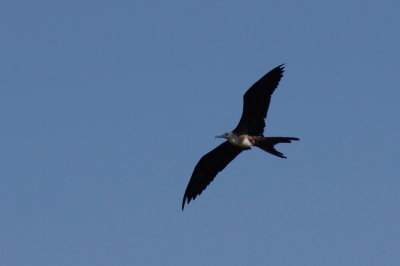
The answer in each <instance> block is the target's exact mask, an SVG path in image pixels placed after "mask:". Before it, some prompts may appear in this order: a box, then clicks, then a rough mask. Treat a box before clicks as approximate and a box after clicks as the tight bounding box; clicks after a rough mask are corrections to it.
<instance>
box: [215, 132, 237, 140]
mask: <svg viewBox="0 0 400 266" xmlns="http://www.w3.org/2000/svg"><path fill="white" fill-rule="evenodd" d="M232 137H233V133H232V131H231V132H227V133H224V134H222V135H220V136H215V138H223V139H230V138H232Z"/></svg>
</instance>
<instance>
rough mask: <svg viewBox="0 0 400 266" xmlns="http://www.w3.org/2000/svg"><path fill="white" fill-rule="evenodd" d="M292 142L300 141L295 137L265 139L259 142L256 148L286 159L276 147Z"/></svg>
mask: <svg viewBox="0 0 400 266" xmlns="http://www.w3.org/2000/svg"><path fill="white" fill-rule="evenodd" d="M292 140H300V139H299V138H294V137H263V138H260V139H258V140H257V142H256V144H255V146H257V147H259V148H260V149H262V150H264V151H266V152H269V153H271V154H273V155H276V156H278V157H281V158H286V156H285V155H283V153H281V152H279V151H277V150H276V149H275V148H274V146H275V145H276V144H278V143H291V142H292Z"/></svg>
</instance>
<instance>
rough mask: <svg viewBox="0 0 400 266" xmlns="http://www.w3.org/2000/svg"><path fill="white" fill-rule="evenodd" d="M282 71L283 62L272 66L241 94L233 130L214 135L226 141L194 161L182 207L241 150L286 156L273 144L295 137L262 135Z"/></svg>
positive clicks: (198, 193) (200, 191)
mask: <svg viewBox="0 0 400 266" xmlns="http://www.w3.org/2000/svg"><path fill="white" fill-rule="evenodd" d="M283 70H284V67H283V65H280V66H278V67H276V68H274V69H272V70H271V71H270V72H268V73H267V74H265V75H264V76H263V77H262V78H261V79H260V80H258V81H257V82H256V83H254V84H253V86H251V87H250V89H249V90H248V91H247V92H246V93H245V94H244V96H243V113H242V116H241V118H240V121H239V123H238V125H237V126H236V128H235V129H234V130H233V131H231V132H228V133H225V134H224V135H222V136H217V137H221V138H226V139H228V141H225V142H224V143H222V144H221V145H219V146H218V147H216V148H215V149H213V150H212V151H210V152H209V153H207V154H206V155H204V156H203V157H202V158H201V159H200V161H199V162H198V163H197V165H196V167H195V168H194V170H193V174H192V177H191V178H190V181H189V184H188V186H187V188H186V190H185V194H184V196H183V201H182V210H183V208H184V207H185V203H186V201H187V203H189V202H190V201H191V200H193V199H195V198H196V197H197V196H198V195H200V194H201V193H202V192H203V191H204V189H205V188H206V187H207V186H208V185H209V184H210V183H211V182H212V181H213V180H214V178H215V176H216V175H217V174H218V173H219V172H221V171H222V170H223V169H224V168H225V167H226V166H227V165H228V164H229V163H230V162H231V161H232V160H233V159H234V158H235V157H236V156H238V155H239V153H241V152H242V151H244V150H248V149H250V148H251V147H252V146H256V147H259V148H260V149H262V150H264V151H266V152H269V153H271V154H273V155H276V156H278V157H281V158H286V157H285V156H284V155H283V154H282V153H281V152H279V151H277V150H276V149H275V148H274V146H275V145H276V144H278V143H290V142H291V141H293V140H299V139H298V138H295V137H264V136H263V132H264V127H265V117H266V115H267V112H268V108H269V103H270V101H271V95H272V93H273V92H274V90H275V89H276V87H277V86H278V84H279V81H280V80H281V78H282V75H283Z"/></svg>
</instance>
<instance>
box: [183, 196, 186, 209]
mask: <svg viewBox="0 0 400 266" xmlns="http://www.w3.org/2000/svg"><path fill="white" fill-rule="evenodd" d="M185 203H186V195H185V196H183V200H182V211H183V209H184V208H185Z"/></svg>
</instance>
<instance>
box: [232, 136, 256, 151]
mask: <svg viewBox="0 0 400 266" xmlns="http://www.w3.org/2000/svg"><path fill="white" fill-rule="evenodd" d="M229 142H230V143H232V144H233V145H236V146H239V147H242V148H250V147H251V146H253V144H251V142H250V141H249V139H248V138H239V136H236V135H233V136H232V138H230V139H229Z"/></svg>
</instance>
